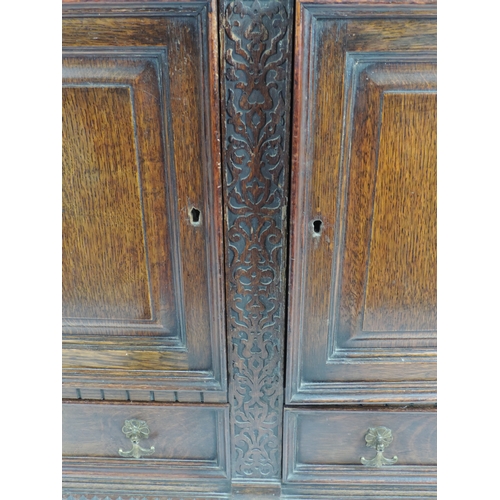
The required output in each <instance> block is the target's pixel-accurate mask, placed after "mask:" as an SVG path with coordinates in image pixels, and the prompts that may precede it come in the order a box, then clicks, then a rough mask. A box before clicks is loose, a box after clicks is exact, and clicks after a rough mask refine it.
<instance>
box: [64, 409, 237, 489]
mask: <svg viewBox="0 0 500 500" xmlns="http://www.w3.org/2000/svg"><path fill="white" fill-rule="evenodd" d="M62 411H63V419H62V420H63V438H62V439H63V445H62V449H63V477H64V480H65V482H67V483H75V482H76V483H78V482H83V483H85V482H86V481H88V482H90V483H93V482H94V481H95V480H96V479H97V480H101V481H104V482H105V483H109V484H112V483H113V482H117V484H120V478H121V479H122V480H123V479H125V478H126V479H127V481H128V483H130V484H131V485H134V484H135V485H137V484H139V483H144V482H145V481H146V482H149V483H151V484H156V485H158V486H161V485H163V484H167V485H168V482H169V479H170V480H179V479H182V478H191V479H193V480H196V479H200V480H201V481H202V482H203V481H204V482H207V481H210V480H216V481H217V480H219V481H223V482H224V481H226V480H227V479H228V442H227V436H228V407H227V405H203V406H195V405H182V404H175V405H169V406H163V405H160V404H158V405H151V404H136V403H128V404H118V403H117V404H112V403H83V402H82V403H80V402H65V403H63V407H62ZM127 421H128V423H127ZM138 422H144V423H141V424H140V425H139V424H138ZM134 425H135V427H133V426H134ZM144 426H147V428H148V429H149V435H147V434H148V433H147V432H146V433H143V434H140V435H138V443H136V444H137V446H138V447H139V448H140V449H139V450H138V452H137V453H138V455H140V456H136V457H134V456H133V453H131V452H132V451H133V449H134V444H133V442H132V439H134V435H133V432H134V429H135V430H136V429H137V428H138V427H140V428H142V429H144ZM124 431H127V432H128V433H129V434H128V436H129V437H127V435H126V434H125V432H124ZM152 447H153V448H154V451H152ZM120 450H121V451H120ZM141 450H142V451H141ZM122 455H125V456H122ZM127 455H129V456H127Z"/></svg>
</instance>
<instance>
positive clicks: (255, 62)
mask: <svg viewBox="0 0 500 500" xmlns="http://www.w3.org/2000/svg"><path fill="white" fill-rule="evenodd" d="M223 8H224V12H223V16H222V18H223V19H222V24H223V31H224V47H223V49H224V50H223V57H224V61H223V64H224V77H223V79H222V95H223V99H224V103H225V120H224V121H223V147H224V170H225V182H226V186H225V187H226V189H225V197H226V199H225V202H226V203H225V206H226V209H225V210H226V213H225V216H226V224H227V232H226V240H227V241H226V247H227V254H228V255H227V257H228V258H227V263H226V274H227V283H228V285H227V316H228V318H227V320H228V321H227V323H228V336H229V339H228V345H229V346H230V357H229V375H230V386H229V396H230V403H231V432H232V436H231V438H232V439H231V441H232V456H233V477H239V478H242V477H245V478H256V479H262V478H278V477H280V471H281V433H282V403H283V362H282V360H283V332H284V320H285V317H284V299H285V289H286V287H285V284H286V278H285V258H286V240H285V224H286V209H287V192H288V190H287V182H288V136H289V109H290V104H289V102H290V98H289V97H290V96H289V94H290V70H291V65H290V50H291V40H290V36H291V32H290V31H291V20H292V10H291V9H292V4H291V2H290V1H288V0H285V1H278V0H271V1H261V2H259V1H258V0H255V1H245V0H237V1H233V2H230V3H225V4H224V7H223Z"/></svg>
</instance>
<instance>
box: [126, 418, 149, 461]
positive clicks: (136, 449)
mask: <svg viewBox="0 0 500 500" xmlns="http://www.w3.org/2000/svg"><path fill="white" fill-rule="evenodd" d="M122 432H123V433H124V434H125V436H127V437H128V438H129V439H130V441H132V449H131V450H129V451H123V450H122V449H121V448H120V449H119V450H118V453H119V454H120V456H122V457H126V458H130V457H132V458H142V457H146V456H148V455H152V454H153V453H154V451H155V447H154V446H151V448H149V450H148V449H146V448H142V447H141V446H140V445H139V440H140V439H144V438H147V437H148V436H149V427H148V424H147V423H146V422H144V420H136V419H132V420H125V425H124V426H123V427H122Z"/></svg>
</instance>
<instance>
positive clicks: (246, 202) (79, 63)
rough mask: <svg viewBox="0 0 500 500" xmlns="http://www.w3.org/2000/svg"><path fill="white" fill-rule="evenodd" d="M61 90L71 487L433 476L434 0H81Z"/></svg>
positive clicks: (191, 492) (178, 494)
mask: <svg viewBox="0 0 500 500" xmlns="http://www.w3.org/2000/svg"><path fill="white" fill-rule="evenodd" d="M62 111H63V186H62V187H63V474H64V488H63V497H64V499H66V500H82V499H85V500H118V499H121V500H125V499H127V500H128V499H129V498H130V499H132V498H134V499H135V498H141V500H143V499H146V500H150V499H153V498H154V499H157V500H166V499H167V498H169V499H170V498H184V499H188V498H193V499H194V498H197V499H200V498H220V499H222V498H247V499H248V498H259V497H261V496H262V497H266V495H267V497H266V498H277V497H280V495H281V497H283V498H329V499H333V498H339V499H340V498H378V499H383V498H384V499H385V498H392V499H393V500H395V499H396V498H403V497H404V498H408V499H416V498H433V497H434V496H435V491H436V487H435V482H436V411H435V410H436V409H435V403H436V321H437V319H436V199H437V197H436V12H435V5H434V4H433V3H432V2H422V3H419V4H415V3H411V4H410V3H409V2H406V1H404V0H398V1H396V2H385V3H384V2H383V1H380V0H374V1H360V2H351V1H349V0H346V1H344V2H338V1H333V0H332V1H329V0H321V1H310V2H301V1H299V0H296V1H295V2H292V1H291V0H262V1H260V2H259V1H254V0H221V1H220V2H218V3H217V2H215V1H213V0H210V1H204V0H202V1H198V0H193V1H185V2H174V1H170V0H164V1H160V2H150V1H143V2H127V1H116V0H108V1H103V2H100V1H92V2H87V1H83V0H82V1H73V0H67V1H66V2H64V4H63V90H62ZM285 366H286V370H285Z"/></svg>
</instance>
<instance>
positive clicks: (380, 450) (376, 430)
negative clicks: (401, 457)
mask: <svg viewBox="0 0 500 500" xmlns="http://www.w3.org/2000/svg"><path fill="white" fill-rule="evenodd" d="M365 441H366V446H368V447H369V448H375V449H376V450H377V454H376V455H375V456H374V457H373V458H370V459H368V458H365V457H361V463H362V464H363V465H367V466H368V467H382V466H383V465H393V464H395V463H396V462H397V461H398V457H396V456H394V457H393V458H386V457H384V450H385V448H386V446H389V445H390V444H391V443H392V431H391V429H388V428H387V427H370V428H369V429H368V432H367V433H366V435H365Z"/></svg>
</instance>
